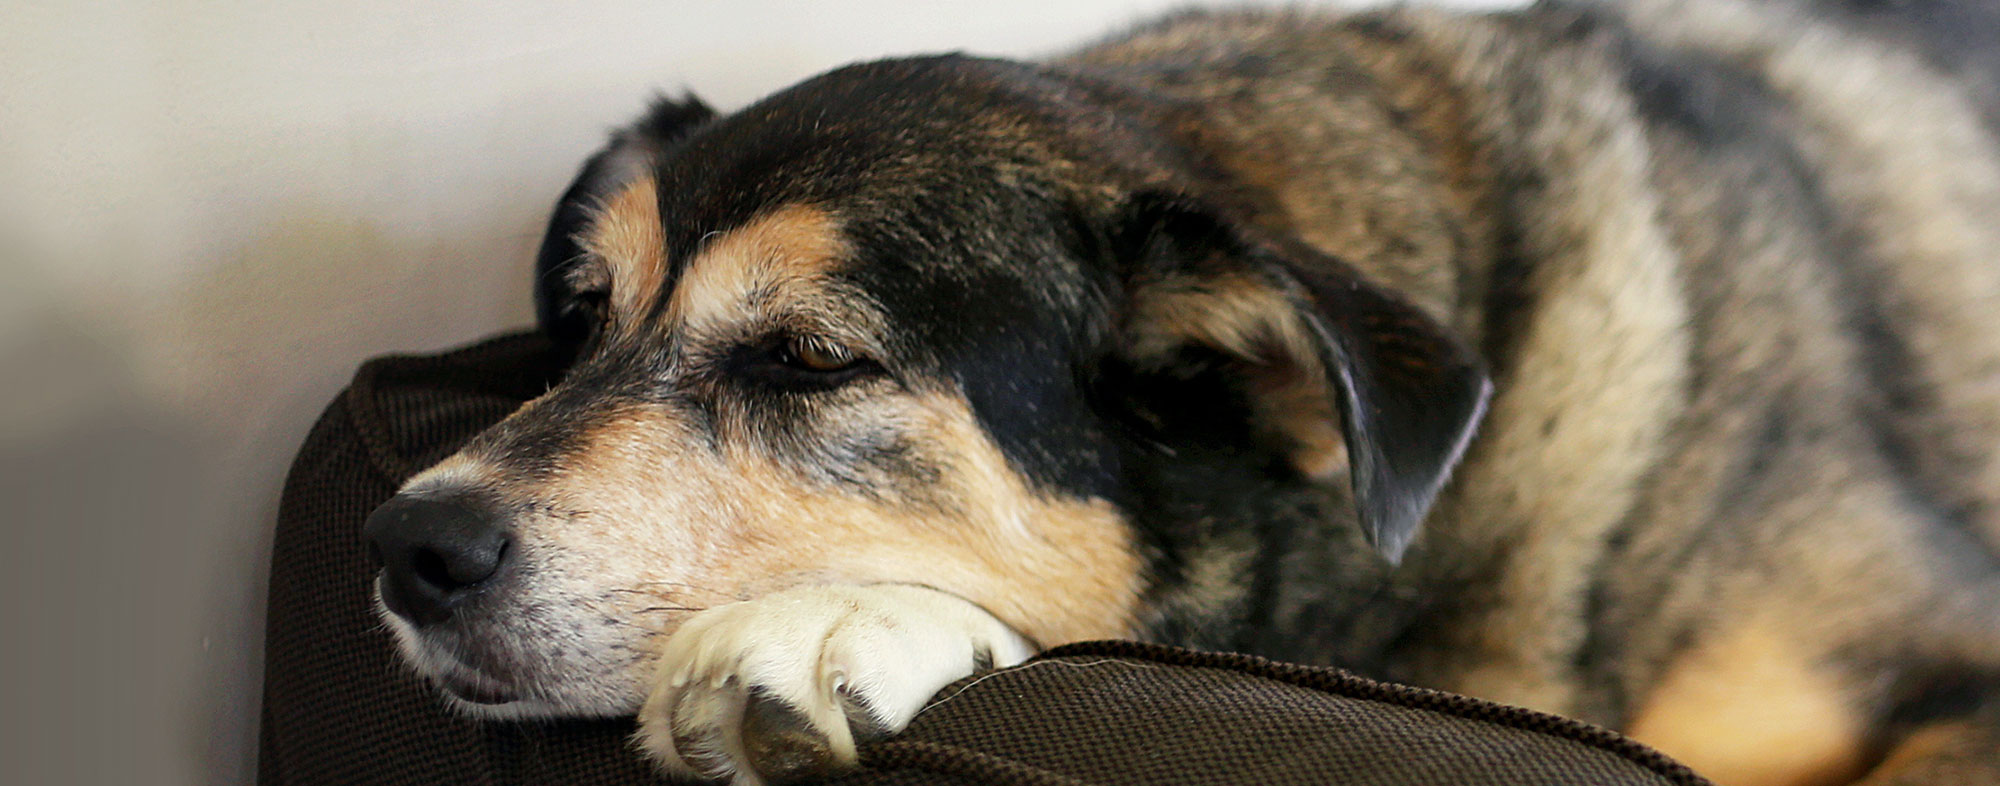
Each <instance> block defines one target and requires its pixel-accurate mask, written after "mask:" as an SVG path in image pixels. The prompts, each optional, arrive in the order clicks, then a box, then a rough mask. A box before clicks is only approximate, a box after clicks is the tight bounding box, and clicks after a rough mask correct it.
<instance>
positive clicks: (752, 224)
mask: <svg viewBox="0 0 2000 786" xmlns="http://www.w3.org/2000/svg"><path fill="white" fill-rule="evenodd" d="M1172 111H1173V110H1172V109H1171V108H1160V107H1152V106H1147V105H1143V104H1141V103H1138V102H1134V101H1131V100H1128V99H1125V98H1122V97H1120V96H1118V95H1117V94H1116V93H1115V92H1113V91H1110V90H1108V89H1106V88H1102V87H1100V86H1096V85H1093V84H1091V83H1089V82H1087V81H1085V80H1081V79H1077V78H1071V77H1059V76H1055V75H1052V74H1050V73H1048V72H1044V71H1039V70H1036V69H1034V68H1031V67H1028V66H1021V65H1015V64H1009V63H1003V62H995V61H984V60H974V59H968V58H960V57H942V58H927V59H918V60H903V61H891V62H883V63H876V64H869V65H862V66H855V67H850V68H846V69H842V70H839V71H835V72H833V73H830V74H827V75H825V76H822V77H819V78H816V79H813V80H810V81H808V82H806V83H804V84H802V85H800V86H798V87H795V88H793V89H791V90H788V91H786V92H783V93H780V94H778V95H776V96H774V97H772V98H770V99H767V100H765V101H763V102H761V103H759V104H756V105H754V106H752V107H750V108H748V109H745V110H743V111H742V112H740V113H738V114H736V115H733V116H730V117H726V118H717V117H715V116H714V115H713V113H712V112H710V111H709V110H708V109H707V108H705V107H703V106H702V105H700V104H699V102H696V101H693V100H692V99H690V100H687V101H679V102H676V101H662V102H661V103H659V104H658V105H657V106H656V107H655V108H654V109H653V111H652V112H651V113H650V114H649V115H648V116H647V117H645V118H643V119H642V120H641V121H640V122H639V123H638V124H636V125H635V126H632V127H630V128H628V129H626V130H623V131H621V132H620V133H618V134H617V135H615V137H614V139H613V142H612V144H611V145H610V147H609V148H607V149H606V150H605V151H603V152H601V153H599V154H598V155H597V156H596V157H594V158H593V159H591V161H590V162H589V164H588V165H587V166H586V167H585V169H584V171H583V174H582V175H581V176H579V177H578V179H577V181H576V183H575V184H574V185H573V186H572V187H571V189H570V190H569V192H568V193H567V194H565V195H564V196H563V199H562V202H561V204H560V205H559V206H558V208H557V210H556V214H555V217H554V220H553V223H552V226H551V227H550V230H549V234H548V236H547V239H546V241H545V244H544V247H543V250H542V255H541V259H540V264H539V270H538V276H539V278H538V284H539V287H538V297H539V301H540V304H539V305H540V317H541V321H542V324H543V326H544V328H545V329H546V330H548V331H549V332H550V333H551V334H553V335H555V336H556V337H558V338H559V339H561V340H563V341H566V342H570V343H571V344H573V345H574V346H575V348H576V352H577V360H576V361H575V364H574V366H573V367H572V369H571V370H570V371H569V373H568V375H567V377H566V378H565V379H564V380H563V381H562V382H561V384H559V385H557V386H556V387H555V388H554V389H552V390H550V391H549V392H548V393H547V394H546V395H544V396H542V397H540V398H538V399H536V400H534V401H531V402H529V403H528V404H527V405H525V406H523V407H522V408H521V409H520V410H519V411H518V412H516V413H515V414H513V415H512V416H510V417H509V418H507V419H506V420H505V421H503V422H501V423H500V424H498V425H496V426H494V427H493V428H492V429H490V430H488V431H486V432H485V433H483V434H481V435H480V436H479V437H477V438H476V439H474V440H473V441H472V442H471V443H470V444H468V445H467V446H466V447H465V448H464V449H463V450H461V451H460V452H459V453H458V454H457V455H455V456H453V457H451V458H449V459H447V460H445V461H444V462H442V463H440V464H438V465H437V466H435V467H432V468H431V469H429V470H428V471H425V472H423V473H422V474H420V475H418V476H417V477H415V478H413V479H412V480H410V481H409V483H408V485H406V486H405V487H404V488H403V490H402V493H401V494H399V495H398V496H397V497H396V498H395V499H394V500H392V501H390V502H389V503H387V504H386V505H384V506H383V508H382V509H381V510H379V511H378V512H377V513H376V514H375V515H374V516H373V517H372V518H371V519H370V522H369V524H368V532H369V536H370V538H371V539H372V541H373V543H374V544H375V547H376V549H377V551H378V553H379V554H380V556H381V557H382V559H383V560H384V563H385V566H386V567H385V569H384V572H383V574H382V577H381V579H380V581H379V583H378V587H379V590H380V595H381V600H382V603H383V605H384V606H385V608H386V610H387V612H388V614H387V615H386V616H387V618H388V620H389V621H390V624H391V626H392V627H393V628H394V630H395V631H396V632H397V634H398V637H399V639H400V641H401V644H402V646H403V648H404V652H405V655H406V656H408V657H409V658H410V659H411V660H412V661H413V662H414V663H416V664H417V665H418V666H419V668H420V669H421V670H423V671H424V672H426V673H427V674H428V675H429V676H431V677H433V678H434V679H436V680H438V681H439V682H440V683H442V684H443V685H444V686H445V687H446V688H447V689H448V690H449V692H451V693H452V694H453V695H455V696H456V697H457V698H458V699H460V700H461V704H462V706H464V707H467V708H473V707H477V708H480V711H481V712H483V713H485V714H488V715H495V716H509V715H513V716H520V715H543V714H616V713H621V712H629V711H631V710H633V709H634V708H635V707H636V706H637V703H638V701H639V700H640V699H641V698H642V697H643V696H644V693H645V680H646V677H647V674H648V669H649V667H650V666H651V665H652V659H653V655H652V650H653V645H654V644H655V643H656V639H657V637H659V636H660V635H662V633H663V632H666V631H669V630H671V629H672V628H673V627H674V626H675V625H676V624H677V623H678V622H679V620H681V619H683V618H685V617H686V615H687V614H689V613H692V611H694V610H698V609H701V608H706V607H709V606H713V605H716V604H721V603H726V602H730V601H734V600H738V599H744V598H751V597H755V596H758V595H760V594H763V593H767V592H770V591H773V590H777V589H781V588H785V587H789V586H794V585H799V584H804V583H814V582H854V583H875V582H906V583H914V584H921V585H926V586H930V587H934V588H937V589H939V590H943V591H945V592H949V593H953V594H956V595H958V596H961V597H963V598H966V599H968V600H970V601H972V602H974V603H977V604H979V605H981V606H983V607H984V608H986V609H987V610H989V611H990V612H992V613H993V614H995V615H996V616H998V617H999V618H1000V619H1001V620H1003V621H1005V622H1006V623H1008V624H1010V625H1012V626H1013V627H1014V628H1015V629H1017V630H1018V631H1020V632H1021V633H1022V634H1024V635H1025V636H1027V637H1028V638H1030V639H1031V640H1034V641H1036V642H1039V643H1042V644H1044V645H1048V644H1055V643H1059V642H1063V641H1070V640H1077V639H1085V638H1097V637H1113V636H1121V635H1130V634H1133V633H1135V632H1138V625H1139V620H1140V619H1141V618H1142V616H1143V615H1144V614H1145V613H1146V608H1145V606H1146V603H1147V597H1148V576H1149V565H1150V564H1151V563H1150V562H1149V561H1150V560H1152V559H1154V558H1155V557H1157V555H1158V554H1159V553H1161V552H1162V551H1166V550H1171V548H1172V544H1171V543H1169V542H1165V541H1164V540H1163V539H1162V538H1161V537H1159V536H1157V535H1155V534H1154V530H1152V529H1151V528H1150V525H1149V521H1148V520H1147V519H1148V517H1149V516H1153V515H1156V514H1157V515H1160V516H1183V517H1185V516H1188V515H1227V514H1226V513H1218V512H1214V511H1207V512H1204V511H1185V510H1182V511H1167V510H1163V509H1162V508H1163V506H1162V505H1160V504H1157V499H1156V497H1157V496H1158V492H1160V491H1161V489H1160V485H1161V483H1162V482H1163V481H1162V480H1161V479H1162V478H1167V477H1174V476H1172V475H1169V474H1162V473H1160V472H1159V471H1158V470H1159V468H1161V467H1164V466H1169V465H1174V464H1175V463H1177V462H1188V461H1207V462H1210V463H1211V465H1216V466H1219V465H1220V464H1216V462H1218V461H1219V462H1222V463H1223V464H1227V465H1230V466H1238V467H1241V468H1242V469H1241V470H1240V471H1241V472H1242V473H1246V475H1245V476H1251V475H1254V476H1256V477H1259V478H1265V479H1268V480H1269V482H1271V483H1274V484H1284V483H1296V484H1305V485H1311V486H1314V487H1323V488H1327V489H1336V491H1334V492H1332V493H1337V494H1344V493H1346V492H1344V491H1338V490H1337V489H1344V488H1347V487H1349V486H1350V485H1351V489H1352V492H1351V493H1352V503H1353V505H1354V507H1355V509H1356V510H1358V511H1359V521H1360V522H1361V524H1362V525H1363V527H1364V529H1365V531H1366V532H1367V533H1368V535H1369V536H1370V537H1371V538H1372V541H1373V542H1374V543H1375V544H1376V545H1377V546H1378V547H1379V548H1380V549H1381V550H1382V551H1383V552H1384V553H1385V554H1387V555H1390V556H1391V557H1392V558H1393V557H1394V556H1396V555H1399V554H1400V553H1401V551H1402V549H1403V547H1404V546H1405V544H1407V542H1408V541H1409V539H1410V537H1411V535H1412V533H1413V532H1414V531H1415V528H1416V527H1417V524H1418V522H1419V520H1420V519H1421V518H1422V517H1423V515H1424V513H1425V511H1426V509H1427V507H1428V506H1429V504H1430V502H1431V500H1432V498H1433V496H1434V495H1435V493H1436V492H1437V490H1438V487H1439V486H1440V485H1441V484H1442V483H1443V481H1444V478H1445V475H1446V473H1447V472H1448V470H1449V469H1450V467H1451V465H1452V464H1453V463H1454V462H1455V461H1456V460H1457V458H1458V456H1459V454H1460V452H1461V451H1462V449H1463V447H1464V445H1465V442H1466V440H1467V438H1468V435H1469V434H1470V432H1471V429H1472V426H1473V423H1474V422H1475V421H1476V420H1477V418H1478V416H1479V413H1480V410H1481V408H1482V407H1483V402H1484V398H1485V395H1486V381H1485V378H1484V375H1483V374H1482V372H1481V371H1480V370H1479V367H1478V364H1477V363H1476V362H1475V361H1474V360H1473V359H1472V357H1471V356H1470V354H1469V353H1468V352H1467V351H1466V350H1465V349H1464V348H1463V347H1462V346H1461V345H1460V344H1459V343H1458V342H1456V341H1455V340H1453V339H1452V338H1451V337H1449V336H1448V335H1447V334H1446V333H1445V332H1444V331H1443V330H1442V329H1441V328H1440V327H1439V326H1438V325H1437V324H1436V323H1435V322H1433V321H1432V320H1431V319H1430V318H1428V317H1426V316H1425V315H1423V314H1422V313H1420V312H1419V311H1418V310H1416V309H1414V308H1412V307H1411V306H1409V305H1407V304H1405V303H1404V302H1403V301H1402V300H1400V299H1399V298H1397V297H1396V296H1394V295H1393V294H1391V293H1388V292H1385V291H1383V290H1381V289H1378V288H1376V287H1375V286H1373V285H1371V284H1369V283H1368V282H1366V281H1364V280H1362V279H1361V278H1360V277H1359V276H1357V275H1356V274H1355V273H1353V272H1352V271H1351V270H1350V269H1349V268H1347V267H1346V266H1345V265H1342V264H1341V263H1339V262H1337V261H1335V260H1332V259H1329V258H1327V257H1325V256H1324V255H1322V254H1319V253H1318V252H1315V251H1313V250H1312V249H1309V248H1306V247H1305V246H1303V245H1302V244H1299V243H1295V242H1290V241H1288V240H1286V239H1284V238H1282V237H1271V236H1268V235H1266V234H1259V233H1258V232H1256V231H1254V230H1252V229H1250V228H1249V226H1248V225H1247V224H1246V223H1244V221H1243V217H1242V216H1240V215H1234V214H1230V213H1227V212H1225V211H1226V209H1227V207H1226V205H1225V204H1224V202H1226V199H1225V198H1224V197H1223V196H1221V195H1223V194H1226V193H1228V192H1229V189H1230V186H1229V184H1227V183H1225V182H1222V181H1221V180H1219V179H1218V178H1219V177H1221V176H1220V175H1217V174H1215V173H1213V171H1212V169H1213V168H1212V167H1208V166H1207V165H1205V164H1204V162H1203V161H1202V160H1201V159H1200V158H1199V157H1198V156H1197V155H1195V154H1194V153H1191V152H1189V151H1190V150H1191V149H1192V148H1191V147H1190V146H1189V145H1188V143H1187V140H1185V139H1179V138H1176V137H1174V136H1173V135H1172V133H1170V130H1171V129H1173V128H1175V127H1176V126H1177V124H1184V120H1185V118H1177V117H1175V116H1172V114H1171V112H1172ZM1163 129H1167V130H1163ZM1231 471H1235V470H1231ZM1186 476H1187V473H1183V474H1182V475H1180V476H1179V477H1186ZM1232 477H1233V476H1232ZM1350 479H1351V480H1350ZM1176 482H1178V481H1176ZM1215 482H1217V483H1219V484H1226V483H1228V482H1230V477H1217V478H1215ZM1241 491H1242V490H1241V489H1236V490H1233V491H1232V492H1231V493H1241ZM1184 492H1185V490H1182V492H1181V493H1180V494H1179V496H1180V498H1187V497H1188V495H1187V494H1186V493H1184Z"/></svg>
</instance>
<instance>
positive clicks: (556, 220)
mask: <svg viewBox="0 0 2000 786" xmlns="http://www.w3.org/2000/svg"><path fill="white" fill-rule="evenodd" d="M714 118H715V110H713V109H710V108H709V107H708V105H707V104H705V103H702V101H701V99H699V98H695V97H694V96H693V95H692V94H686V95H683V96H682V97H681V98H680V99H678V100H676V99H671V98H667V97H665V96H661V97H660V98H658V99H655V100H654V102H653V105H652V106H651V107H650V108H649V109H647V110H646V114H645V115H644V116H643V117H640V118H639V121H638V122H636V123H633V124H632V125H630V126H627V127H625V128H622V129H619V130H618V131H616V132H613V133H612V135H611V142H610V144H607V145H605V146H604V149H602V150H599V151H597V153H596V154H594V155H592V156H591V157H590V159H589V160H588V161H586V162H584V165H583V171H582V172H579V173H577V176H576V179H575V180H574V181H571V182H570V184H569V188H568V190H565V191H564V192H563V195H562V198H561V199H560V200H557V202H556V209H555V213H554V214H552V215H550V216H549V228H548V232H547V233H546V234H544V235H543V236H542V249H541V252H540V253H538V254H537V255H536V257H535V318H536V321H537V322H538V323H539V324H540V325H541V328H542V330H543V332H546V333H548V334H549V335H550V336H553V337H555V338H556V339H557V340H559V341H563V342H568V343H574V342H577V341H581V340H582V339H583V338H584V337H586V336H587V335H588V334H589V333H590V329H591V320H592V316H591V315H590V313H589V310H588V309H587V308H583V307H582V306H581V304H579V303H578V302H577V299H576V297H575V294H576V293H574V292H572V291H571V290H570V286H569V277H568V275H567V273H568V272H569V268H570V266H571V265H573V264H575V263H576V261H577V259H578V258H580V257H581V256H582V254H583V250H582V248H580V247H579V246H578V245H577V239H576V235H577V233H578V232H581V231H582V230H583V229H584V227H585V226H586V225H587V224H588V223H589V222H590V218H591V216H592V214H593V213H594V212H595V211H596V210H598V209H599V208H600V207H601V206H602V205H603V202H604V200H606V199H608V198H610V197H611V196H613V195H615V194H617V193H618V190H619V189H621V188H624V187H625V185H626V184H628V183H630V182H632V181H633V180H634V179H635V178H638V177H639V176H641V175H643V174H646V172H647V171H648V170H650V168H651V167H652V163H653V161H654V160H655V158H656V157H657V156H659V154H660V153H661V152H662V151H663V150H665V149H666V148H668V147H669V146H671V145H673V144H674V143H675V142H678V141H679V140H680V139H682V138H683V137H685V136H687V135H688V133H689V132H691V131H693V130H694V129H696V128H698V127H700V126H701V125H702V124H703V123H706V122H708V121H709V120H712V119H714Z"/></svg>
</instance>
